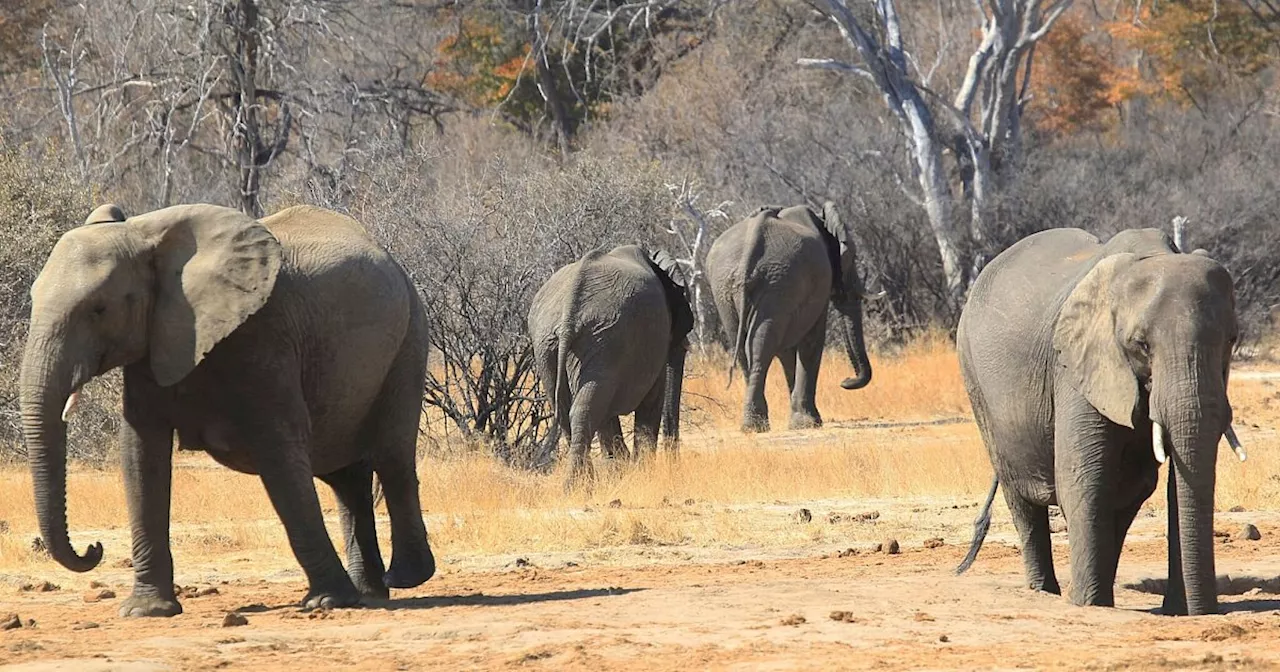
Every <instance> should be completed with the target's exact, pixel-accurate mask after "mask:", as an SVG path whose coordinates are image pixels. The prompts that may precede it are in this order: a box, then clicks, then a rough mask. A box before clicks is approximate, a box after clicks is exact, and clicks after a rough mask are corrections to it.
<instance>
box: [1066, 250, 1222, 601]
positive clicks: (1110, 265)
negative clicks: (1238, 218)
mask: <svg viewBox="0 0 1280 672" xmlns="http://www.w3.org/2000/svg"><path fill="white" fill-rule="evenodd" d="M1237 333H1238V332H1237V325H1236V315H1235V296H1234V290H1233V287H1232V280H1231V276H1230V274H1229V273H1228V272H1227V270H1226V269H1225V268H1223V267H1222V266H1221V265H1220V264H1218V262H1216V261H1214V260H1212V259H1210V258H1208V257H1207V256H1205V255H1201V254H1160V255H1154V256H1140V255H1135V254H1131V253H1122V254H1115V255H1111V256H1107V257H1104V258H1103V259H1102V260H1101V261H1100V262H1098V264H1097V265H1096V266H1094V268H1093V269H1092V270H1090V271H1089V272H1088V274H1087V275H1086V276H1085V277H1084V278H1083V280H1081V282H1080V283H1079V284H1078V285H1076V287H1075V288H1074V289H1073V290H1072V291H1071V293H1070V295H1069V296H1068V298H1067V299H1066V302H1065V303H1064V305H1063V307H1062V309H1061V311H1060V313H1059V316H1058V319H1057V323H1056V325H1055V326H1054V336H1053V345H1054V348H1055V349H1056V350H1057V352H1058V354H1059V359H1058V361H1059V363H1060V365H1061V366H1062V367H1063V368H1064V369H1065V371H1064V372H1065V374H1066V375H1067V376H1068V380H1069V381H1070V382H1071V383H1072V384H1073V385H1074V387H1075V388H1076V389H1077V390H1078V391H1079V392H1080V393H1081V394H1082V395H1083V396H1084V398H1085V399H1086V400H1087V401H1088V402H1089V403H1090V404H1091V405H1092V406H1093V407H1094V408H1096V409H1097V410H1098V412H1099V413H1101V414H1102V415H1103V416H1105V417H1106V418H1107V419H1108V420H1110V421H1111V422H1113V423H1116V424H1117V425H1122V426H1124V427H1128V428H1132V429H1138V430H1146V429H1147V428H1148V427H1149V428H1150V431H1151V432H1152V449H1153V451H1154V453H1155V457H1156V459H1157V460H1158V461H1160V462H1163V461H1164V460H1165V456H1166V453H1167V454H1168V456H1169V457H1171V458H1172V464H1171V466H1170V473H1169V479H1168V482H1169V545H1170V575H1169V577H1170V578H1169V582H1170V585H1171V586H1181V587H1183V588H1185V598H1186V602H1185V604H1178V603H1177V602H1178V598H1179V597H1180V596H1178V595H1174V593H1175V592H1180V591H1171V592H1170V594H1169V595H1166V610H1167V611H1173V612H1181V613H1186V612H1188V611H1189V612H1190V613H1192V614H1204V613H1213V612H1214V611H1216V609H1217V594H1216V587H1215V578H1214V561H1213V493H1214V481H1215V464H1216V461H1217V454H1218V442H1219V440H1220V439H1221V438H1222V436H1223V434H1224V432H1225V433H1227V435H1228V437H1229V438H1234V434H1232V433H1231V432H1230V423H1231V404H1230V403H1229V401H1228V399H1227V375H1228V369H1229V367H1230V366H1231V351H1232V347H1233V345H1234V343H1235V340H1236V337H1237ZM1241 455H1243V453H1241ZM1242 459H1243V457H1242ZM1171 595H1173V597H1171ZM1171 602H1172V604H1171Z"/></svg>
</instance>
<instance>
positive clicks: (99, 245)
mask: <svg viewBox="0 0 1280 672" xmlns="http://www.w3.org/2000/svg"><path fill="white" fill-rule="evenodd" d="M281 259H282V257H281V251H280V244H279V243H278V242H277V241H276V239H275V238H274V237H272V235H271V233H270V232H268V231H267V230H266V229H265V228H264V227H263V226H261V225H260V224H259V223H258V222H256V221H254V220H253V219H250V218H249V217H246V216H245V215H243V214H241V213H239V212H238V211H235V210H231V209H228V208H220V207H215V206H208V205H187V206H176V207H171V208H165V209H163V210H157V211H155V212H151V213H147V214H145V215H140V216H137V217H133V218H129V219H126V218H125V216H124V213H123V212H121V210H120V208H118V207H116V206H114V205H104V206H102V207H99V208H98V209H97V210H94V211H93V213H92V214H90V215H89V218H88V219H87V220H86V221H85V225H84V226H80V227H77V228H74V229H72V230H70V231H68V232H67V233H66V234H64V235H63V236H62V238H61V239H60V240H59V241H58V243H57V244H56V245H55V246H54V248H53V251H52V252H51V253H50V254H49V259H48V260H47V261H46V262H45V265H44V268H43V269H42V270H41V272H40V275H39V277H37V278H36V281H35V283H34V284H33V285H32V287H31V327H30V331H29V333H28V336H27V343H26V350H25V352H24V354H23V360H22V371H21V377H20V383H19V388H20V397H21V409H22V423H23V430H24V433H25V435H26V441H27V450H28V454H29V458H30V460H31V471H32V477H33V483H34V489H35V498H36V513H37V515H38V517H39V522H40V534H41V536H42V537H43V538H44V542H45V545H46V546H47V547H48V549H49V553H50V555H52V556H53V558H54V559H55V560H57V561H58V562H59V563H61V564H62V565H63V566H64V567H66V568H68V569H70V570H73V571H78V572H83V571H88V570H90V569H92V568H93V567H94V566H96V565H97V564H98V562H99V561H100V560H101V558H102V545H101V544H95V545H93V546H91V547H89V549H88V551H87V552H86V553H85V554H84V555H79V554H77V553H76V551H75V550H74V549H73V548H72V546H71V542H70V539H69V538H68V535H67V517H66V425H65V420H66V417H67V414H68V413H69V412H70V411H71V409H72V407H73V406H74V404H75V400H76V397H77V394H78V391H79V389H80V388H81V386H83V385H84V384H85V383H86V382H88V381H89V380H90V379H91V378H93V377H95V376H98V375H101V374H103V373H106V372H107V371H110V370H111V369H114V368H116V367H118V366H124V365H130V364H134V363H137V362H142V361H144V360H145V361H146V362H147V364H148V366H147V367H146V368H147V370H148V371H149V372H150V376H151V377H152V378H154V380H155V382H156V383H158V384H159V385H161V386H169V385H173V384H174V383H177V382H178V381H180V380H182V379H183V378H184V377H185V376H186V375H187V374H188V373H190V372H191V370H192V369H194V368H195V366H196V365H197V364H199V363H200V361H201V360H202V359H203V358H204V356H205V355H206V354H207V353H208V352H209V350H210V349H211V348H213V347H214V345H216V344H217V343H218V342H219V341H220V340H222V339H223V338H225V337H227V336H228V335H229V334H231V332H232V331H234V330H235V329H236V328H237V327H239V326H240V324H241V323H243V322H244V320H245V319H246V318H248V316H249V315H251V314H253V313H254V312H256V311H257V310H258V309H259V308H261V307H262V306H263V304H265V303H266V301H267V298H268V297H269V296H270V294H271V291H272V288H273V287H274V285H275V280H276V274H277V273H278V271H279V269H280V264H281Z"/></svg>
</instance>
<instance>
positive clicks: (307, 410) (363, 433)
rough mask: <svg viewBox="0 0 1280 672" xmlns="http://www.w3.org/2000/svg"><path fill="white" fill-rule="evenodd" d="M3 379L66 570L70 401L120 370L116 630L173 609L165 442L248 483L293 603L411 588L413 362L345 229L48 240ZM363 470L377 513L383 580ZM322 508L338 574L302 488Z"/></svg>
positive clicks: (357, 239)
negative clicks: (291, 560) (303, 588)
mask: <svg viewBox="0 0 1280 672" xmlns="http://www.w3.org/2000/svg"><path fill="white" fill-rule="evenodd" d="M31 298H32V308H31V329H30V334H29V336H28V339H27V344H26V351H25V353H24V358H23V362H22V372H21V381H20V393H21V409H22V420H23V428H24V431H25V434H26V440H27V447H28V452H29V454H30V460H31V470H32V474H33V477H34V478H33V481H34V485H35V496H36V511H37V514H38V517H39V522H40V533H41V536H42V537H43V538H44V543H45V545H46V546H47V547H48V549H49V553H50V554H51V555H52V556H53V558H54V559H55V560H57V561H58V562H59V563H60V564H62V565H63V566H64V567H67V568H68V569H71V570H73V571H77V572H84V571H88V570H90V569H93V567H94V566H96V565H97V564H98V562H99V561H100V560H101V559H102V545H101V544H100V543H99V544H94V545H92V546H90V547H89V549H88V551H87V552H86V553H85V554H84V555H80V554H78V553H77V552H76V551H75V549H74V548H73V547H72V546H71V541H70V539H69V537H68V534H67V518H66V425H65V424H64V423H65V420H66V417H67V414H68V413H69V412H71V410H72V407H73V406H74V405H75V400H76V397H77V394H78V390H79V389H80V387H81V386H82V385H84V384H85V383H86V382H88V381H89V380H90V379H91V378H93V377H95V376H99V375H102V374H104V373H106V372H107V371H109V370H111V369H114V368H116V367H120V366H122V367H124V393H123V396H124V403H123V416H124V422H123V423H122V425H121V431H120V453H121V458H122V461H123V466H124V483H125V490H126V494H127V498H128V506H129V519H130V523H131V526H132V532H133V568H134V588H133V595H132V596H131V597H129V598H128V599H126V600H125V601H124V603H123V604H122V606H121V607H120V614H121V615H122V616H172V615H175V614H178V613H181V612H182V606H181V605H180V604H179V603H178V600H177V597H176V596H175V595H174V589H173V588H174V585H173V555H172V552H171V550H170V541H169V507H170V488H171V484H172V459H173V437H174V434H175V432H176V434H177V436H178V439H179V444H180V446H181V447H182V448H186V449H199V450H204V451H207V452H208V454H209V455H210V456H211V457H212V458H213V459H214V460H216V461H218V462H219V463H221V464H223V465H225V466H227V467H230V468H231V469H234V470H236V471H240V472H244V473H254V474H260V475H261V477H262V483H263V485H264V486H265V487H266V491H267V495H268V496H269V497H270V499H271V503H272V505H273V506H274V507H275V509H276V512H277V513H278V514H279V516H280V520H281V522H283V523H284V527H285V532H286V533H287V536H288V539H289V545H290V546H291V547H292V549H293V553H294V555H295V556H296V557H297V559H298V562H299V563H300V564H301V565H302V568H303V570H304V571H305V573H306V576H307V581H308V583H309V591H308V593H307V595H306V597H305V598H304V600H303V604H304V605H305V606H308V607H342V606H349V605H354V604H356V603H358V602H359V601H360V600H361V597H362V594H363V595H365V596H370V597H379V598H385V597H386V596H387V595H388V590H387V588H388V587H390V588H409V587H413V586H417V585H419V584H421V583H422V582H424V581H426V580H427V579H429V578H430V577H431V576H432V574H433V573H434V572H435V559H434V557H433V556H432V553H431V547H430V545H429V543H428V540H427V532H426V527H425V525H424V524H423V520H422V506H421V504H420V503H419V498H418V478H417V472H416V469H415V445H416V441H417V431H418V418H419V415H420V413H421V401H422V390H423V378H424V375H425V368H426V359H427V341H426V337H427V332H426V329H427V325H426V323H425V319H424V316H423V311H422V306H421V304H420V302H419V299H418V293H417V290H416V289H415V288H414V287H413V285H412V283H411V282H410V281H409V279H408V277H407V276H406V274H405V273H404V271H403V270H402V269H401V268H400V267H399V266H398V265H397V264H396V262H395V261H394V260H393V259H392V258H391V257H390V256H389V255H388V254H387V253H386V252H385V251H384V250H383V249H382V248H380V247H378V245H377V244H375V243H374V242H373V240H372V239H370V238H369V236H368V235H367V234H366V233H365V231H364V229H363V228H362V227H361V226H360V224H358V223H357V222H355V221H354V220H352V219H350V218H348V217H344V216H342V215H339V214H337V213H334V212H329V211H326V210H320V209H318V208H311V207H295V208H290V209H288V210H284V211H282V212H280V213H277V214H275V215H272V216H270V217H267V218H265V219H262V220H258V221H255V220H253V219H251V218H249V217H247V216H245V215H243V214H241V213H240V212H238V211H235V210H231V209H228V208H222V207H216V206H212V205H182V206H175V207H170V208H164V209H162V210H157V211H154V212H150V213H147V214H143V215H139V216H136V217H132V218H127V219H126V218H125V216H124V213H122V212H121V211H120V209H119V208H117V207H116V206H113V205H106V206H102V207H100V208H98V209H97V210H95V211H94V212H93V213H92V214H91V215H90V216H89V219H88V220H87V221H86V222H85V226H82V227H78V228H75V229H72V230H71V231H69V232H67V233H66V234H65V235H63V236H62V238H61V240H59V241H58V243H57V245H56V246H55V247H54V249H53V251H52V252H51V253H50V255H49V259H48V261H47V262H46V263H45V266H44V269H43V270H42V271H41V272H40V275H39V277H38V278H37V279H36V281H35V283H34V285H33V286H32V289H31ZM375 472H376V473H377V475H378V479H379V480H380V482H381V484H382V488H383V489H384V491H385V494H386V501H387V509H388V513H389V514H390V516H391V547H392V559H391V568H390V570H387V571H384V569H383V564H382V557H381V555H380V553H379V550H378V540H377V536H376V531H375V528H374V513H373V499H372V496H373V493H372V478H373V474H374V473H375ZM313 476H316V477H318V478H320V479H321V480H323V481H324V482H326V483H328V484H329V485H330V486H331V487H332V488H333V490H334V493H335V494H336V495H337V499H338V504H339V511H340V514H341V519H342V527H343V532H344V536H345V537H346V540H347V563H348V567H347V570H345V571H344V570H343V567H342V563H341V562H340V561H339V559H338V555H337V552H336V551H335V550H334V547H333V544H332V542H331V541H330V540H329V536H328V533H327V532H326V530H325V525H324V518H323V516H322V514H321V510H320V502H319V499H318V498H317V496H316V488H315V484H314V481H313V480H312V477H313Z"/></svg>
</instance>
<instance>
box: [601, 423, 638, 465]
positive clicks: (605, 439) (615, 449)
mask: <svg viewBox="0 0 1280 672" xmlns="http://www.w3.org/2000/svg"><path fill="white" fill-rule="evenodd" d="M599 435H600V452H601V453H602V454H603V455H604V457H605V458H607V459H611V460H618V459H620V460H625V459H627V458H629V457H631V453H630V451H628V450H627V442H626V441H625V440H624V439H623V438H622V422H621V420H619V419H618V416H616V415H615V416H613V417H611V418H609V419H607V420H605V422H604V424H603V425H601V426H600V431H599Z"/></svg>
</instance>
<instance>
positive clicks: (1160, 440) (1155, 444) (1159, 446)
mask: <svg viewBox="0 0 1280 672" xmlns="http://www.w3.org/2000/svg"><path fill="white" fill-rule="evenodd" d="M1151 452H1153V453H1155V455H1156V462H1159V463H1160V464H1164V463H1165V460H1168V459H1169V455H1168V454H1167V453H1165V452H1164V427H1161V426H1160V423H1158V422H1156V421H1155V420H1152V421H1151Z"/></svg>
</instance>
